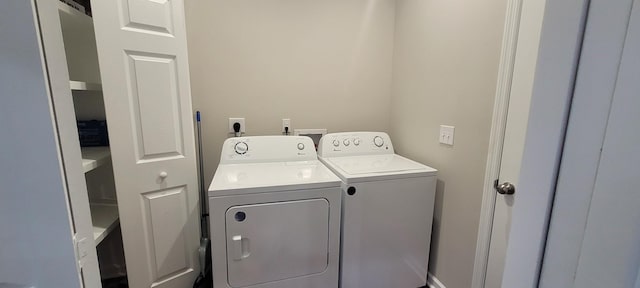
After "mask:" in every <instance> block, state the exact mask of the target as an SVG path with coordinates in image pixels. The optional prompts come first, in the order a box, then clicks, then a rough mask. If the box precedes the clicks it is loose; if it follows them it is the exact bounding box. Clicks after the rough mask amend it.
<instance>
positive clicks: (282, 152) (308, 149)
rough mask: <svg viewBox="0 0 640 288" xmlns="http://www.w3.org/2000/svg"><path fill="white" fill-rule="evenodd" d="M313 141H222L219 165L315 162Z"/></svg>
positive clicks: (275, 138) (272, 138) (273, 138)
mask: <svg viewBox="0 0 640 288" xmlns="http://www.w3.org/2000/svg"><path fill="white" fill-rule="evenodd" d="M317 159H318V156H317V154H316V149H315V145H314V144H313V140H311V138H309V137H307V136H252V137H235V138H229V139H227V140H226V141H224V144H223V146H222V153H221V155H220V164H234V163H267V162H289V161H311V160H317Z"/></svg>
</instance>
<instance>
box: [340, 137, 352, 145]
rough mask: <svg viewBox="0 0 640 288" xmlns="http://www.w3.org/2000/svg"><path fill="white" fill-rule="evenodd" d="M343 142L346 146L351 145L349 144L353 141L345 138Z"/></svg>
mask: <svg viewBox="0 0 640 288" xmlns="http://www.w3.org/2000/svg"><path fill="white" fill-rule="evenodd" d="M342 144H344V146H349V144H351V142H349V139H344V140H343V141H342Z"/></svg>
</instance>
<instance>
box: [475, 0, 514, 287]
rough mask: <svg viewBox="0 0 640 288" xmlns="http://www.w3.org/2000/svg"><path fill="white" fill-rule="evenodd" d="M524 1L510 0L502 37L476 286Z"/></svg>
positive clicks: (483, 268)
mask: <svg viewBox="0 0 640 288" xmlns="http://www.w3.org/2000/svg"><path fill="white" fill-rule="evenodd" d="M522 2H523V0H508V3H507V14H506V17H505V23H504V32H503V36H502V52H501V55H500V66H499V67H498V83H497V87H496V97H495V100H494V103H493V116H492V119H491V135H490V136H489V153H488V156H487V166H486V168H485V175H484V186H483V187H484V188H483V195H482V209H481V210H480V226H479V228H478V240H477V242H476V256H475V262H474V265H473V279H472V281H471V287H472V288H483V287H484V281H485V278H486V275H487V266H488V262H489V246H490V244H491V229H492V226H493V212H494V210H495V206H496V191H495V188H494V181H495V180H496V179H498V176H499V175H500V162H501V159H502V148H503V144H504V135H505V131H506V128H507V114H508V113H507V112H508V110H509V96H510V95H511V83H512V80H513V70H514V66H515V62H516V50H517V48H518V32H519V30H520V18H521V11H522Z"/></svg>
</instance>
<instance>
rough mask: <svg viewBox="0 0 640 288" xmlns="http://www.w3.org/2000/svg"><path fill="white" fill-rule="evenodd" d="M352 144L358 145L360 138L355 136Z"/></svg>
mask: <svg viewBox="0 0 640 288" xmlns="http://www.w3.org/2000/svg"><path fill="white" fill-rule="evenodd" d="M353 145H356V146H358V145H360V139H357V138H356V139H353Z"/></svg>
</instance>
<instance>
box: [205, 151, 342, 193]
mask: <svg viewBox="0 0 640 288" xmlns="http://www.w3.org/2000/svg"><path fill="white" fill-rule="evenodd" d="M326 187H340V179H339V178H338V177H337V176H336V175H335V174H333V172H331V171H330V170H329V169H328V168H327V167H325V166H324V165H323V164H322V163H320V161H318V160H312V161H295V162H274V163H248V164H221V165H219V166H218V169H217V171H216V174H215V175H214V176H213V181H211V185H210V186H209V196H222V195H238V194H253V193H264V192H274V191H288V190H302V189H313V188H326Z"/></svg>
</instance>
